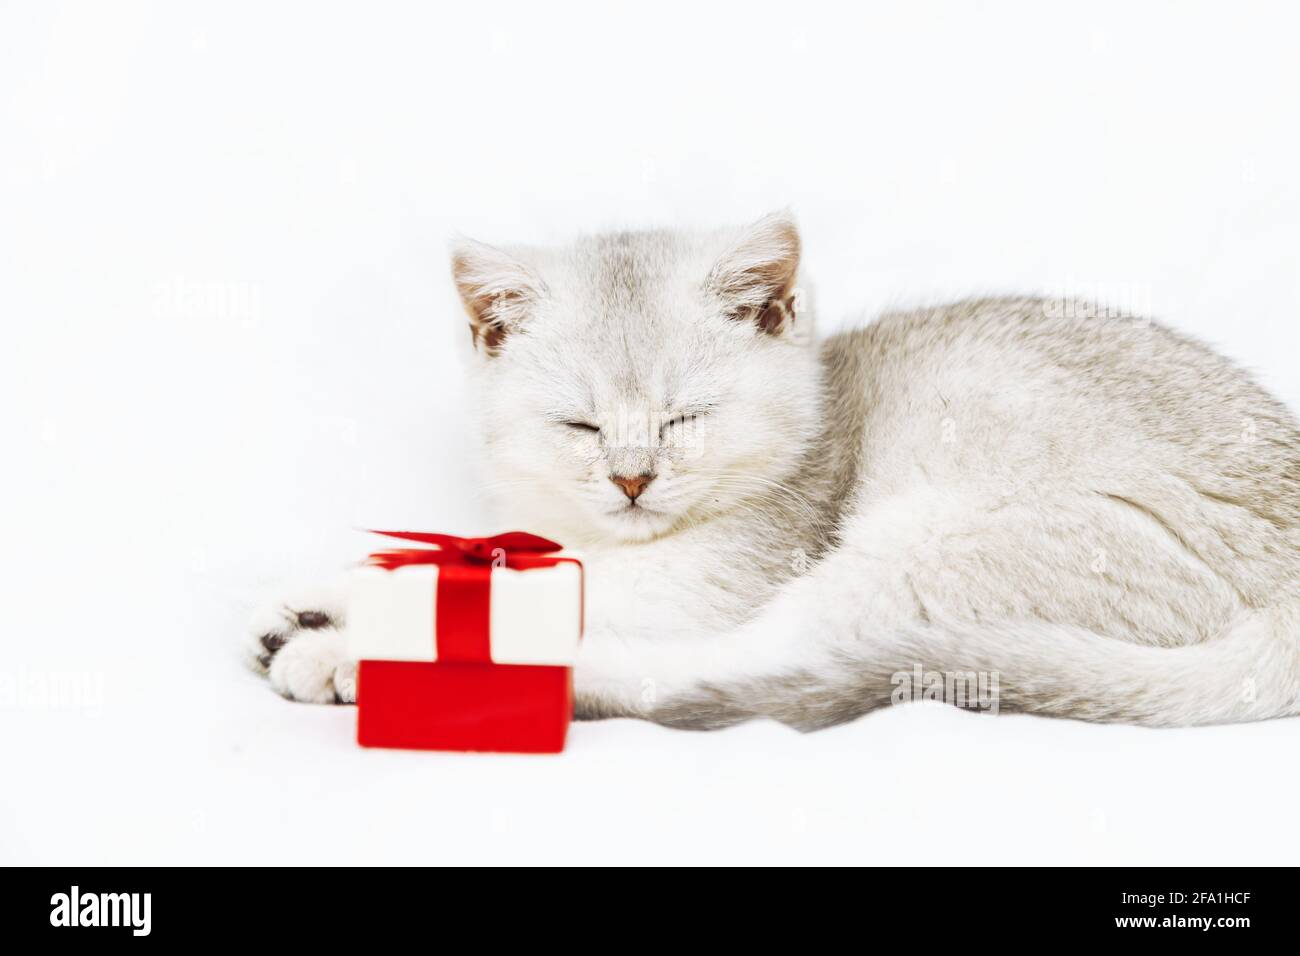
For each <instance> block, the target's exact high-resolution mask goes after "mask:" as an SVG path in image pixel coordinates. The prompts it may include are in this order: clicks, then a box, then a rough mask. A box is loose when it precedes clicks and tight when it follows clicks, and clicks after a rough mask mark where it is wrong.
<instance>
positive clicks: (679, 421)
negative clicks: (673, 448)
mask: <svg viewBox="0 0 1300 956" xmlns="http://www.w3.org/2000/svg"><path fill="white" fill-rule="evenodd" d="M699 417H700V413H699V412H689V413H687V414H685V415H678V416H677V417H676V418H673V419H669V420H668V421H666V422H664V423H663V425H661V426H660V427H659V436H660V437H661V438H662V437H663V436H664V435H665V434H666V433H667V432H668V431H669V430H670V429H672V428H678V427H680V426H682V425H693V424H695V420H696V419H697V418H699Z"/></svg>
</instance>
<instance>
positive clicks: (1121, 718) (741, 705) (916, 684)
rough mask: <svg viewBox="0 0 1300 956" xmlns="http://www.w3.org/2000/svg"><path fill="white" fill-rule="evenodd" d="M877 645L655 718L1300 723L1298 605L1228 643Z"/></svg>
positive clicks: (715, 689) (702, 691)
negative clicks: (1002, 714) (881, 712)
mask: <svg viewBox="0 0 1300 956" xmlns="http://www.w3.org/2000/svg"><path fill="white" fill-rule="evenodd" d="M870 645H871V646H866V645H864V646H863V647H861V648H850V649H848V650H846V649H844V646H843V645H839V646H838V648H837V649H835V650H831V651H828V652H827V654H826V655H825V656H824V657H823V659H821V660H820V661H818V663H816V664H815V665H808V666H804V667H801V668H799V669H798V670H794V671H786V672H783V673H779V674H773V675H769V676H764V677H757V676H755V677H751V678H750V679H748V680H746V681H743V682H741V683H737V684H722V683H714V684H705V685H701V686H697V687H695V688H694V689H693V690H691V691H689V692H687V693H686V694H684V695H682V696H679V697H677V698H676V699H673V700H671V701H667V702H665V704H666V706H664V707H662V708H659V709H658V712H657V713H655V714H653V715H651V716H652V718H653V719H655V720H658V721H660V722H663V723H669V724H673V725H676V726H687V727H697V728H705V727H718V726H724V725H727V724H732V723H736V722H738V721H741V720H746V719H749V718H751V717H770V718H773V719H776V720H780V721H782V722H783V723H787V724H790V725H791V726H794V727H797V728H799V729H801V730H815V729H817V728H820V727H826V726H830V725H832V724H838V723H842V722H844V721H846V720H851V719H853V718H855V717H858V716H860V715H861V714H863V713H866V712H867V711H870V710H874V709H876V708H878V707H881V706H885V705H888V704H891V703H900V702H905V701H908V700H922V699H935V700H943V701H946V702H948V703H954V704H957V705H958V706H962V707H965V708H967V709H975V710H982V711H993V712H998V711H1022V712H1028V713H1038V714H1049V715H1052V716H1056V717H1070V718H1076V719H1080V720H1092V721H1103V722H1122V723H1134V724H1145V725H1148V726H1153V727H1172V726H1188V725H1194V724H1218V723H1235V722H1240V721H1248V720H1262V719H1266V718H1270V717H1281V716H1286V715H1290V714H1300V609H1297V608H1277V609H1273V610H1270V611H1267V612H1252V613H1251V614H1250V615H1249V616H1248V617H1247V618H1244V619H1243V620H1241V621H1240V622H1239V623H1238V624H1237V625H1236V626H1234V627H1233V628H1231V629H1230V630H1229V631H1227V632H1226V633H1224V634H1223V635H1221V636H1220V637H1218V638H1216V639H1214V640H1211V641H1206V642H1204V643H1201V644H1194V645H1188V646H1184V647H1151V646H1144V645H1138V644H1132V643H1128V642H1126V641H1121V640H1117V639H1113V638H1108V637H1104V636H1102V635H1100V634H1097V633H1094V632H1092V631H1088V630H1085V629H1079V628H1071V627H1062V626H1055V625H1051V624H1047V623H1037V622H1032V623H1023V624H1018V625H1016V624H1007V625H1000V626H960V625H959V626H952V625H950V626H943V625H939V624H937V623H935V622H931V623H930V624H928V625H926V626H924V627H918V628H917V629H916V630H915V631H913V632H911V633H908V634H902V635H898V634H896V635H891V639H889V640H887V641H882V642H880V643H876V642H874V641H872V642H870ZM954 693H955V695H956V699H954Z"/></svg>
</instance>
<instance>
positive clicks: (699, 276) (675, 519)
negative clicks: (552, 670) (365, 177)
mask: <svg viewBox="0 0 1300 956" xmlns="http://www.w3.org/2000/svg"><path fill="white" fill-rule="evenodd" d="M797 262H798V238H797V234H796V233H795V232H794V230H793V226H792V225H790V224H789V223H788V221H787V220H785V219H781V218H776V219H769V220H764V221H763V222H761V223H760V224H758V225H757V226H755V227H754V228H753V229H751V230H750V231H749V232H747V233H740V234H734V233H733V234H729V235H717V236H708V237H698V236H683V235H674V234H669V233H638V234H623V235H617V236H608V237H597V238H594V239H590V240H585V241H582V242H580V243H578V244H576V245H575V246H573V247H570V248H568V249H563V250H556V251H519V252H514V253H511V254H510V255H509V256H508V257H507V256H506V255H505V254H502V253H499V252H497V251H496V250H491V249H487V248H486V247H482V246H473V247H469V252H468V253H467V251H466V249H462V250H461V251H460V252H459V253H458V256H457V260H456V277H457V281H458V284H459V285H460V288H461V291H462V294H463V295H464V296H465V300H466V305H467V308H468V309H469V310H470V314H471V325H472V328H473V329H474V331H475V337H476V342H477V347H478V349H479V351H480V353H481V354H482V360H481V362H480V366H479V369H478V373H479V374H478V376H477V379H476V382H475V388H476V392H477V394H476V396H475V399H476V404H477V406H478V408H479V409H480V410H481V412H482V416H483V425H484V428H485V432H486V440H487V442H486V443H487V449H488V454H489V457H490V465H491V468H492V474H491V476H490V477H489V481H491V482H493V484H494V485H495V490H496V491H497V494H498V496H499V497H500V498H502V499H504V500H505V501H507V502H515V503H521V504H524V505H525V507H524V508H522V509H518V510H520V511H524V512H528V511H530V510H531V511H532V512H534V513H537V514H538V515H539V517H538V519H537V520H538V521H542V522H543V523H544V524H546V525H547V526H550V527H555V526H557V525H560V524H567V525H568V526H574V525H575V524H576V525H578V526H580V530H581V533H582V534H583V536H584V537H589V538H597V539H613V540H618V541H643V540H648V539H650V538H654V537H657V536H660V535H663V534H666V533H669V532H671V531H673V530H674V529H676V528H677V527H680V526H681V525H682V524H683V523H687V522H690V521H692V520H698V519H700V518H703V517H706V516H708V515H709V514H711V513H716V512H721V511H726V510H729V509H731V508H734V507H737V506H739V505H741V504H742V503H743V502H744V500H745V499H746V498H748V497H753V496H756V495H757V496H769V497H770V496H772V495H774V494H777V495H779V494H780V493H781V492H780V491H779V490H778V485H779V483H780V482H781V481H782V480H784V479H785V478H787V477H788V474H789V470H790V468H791V465H792V464H793V462H794V460H795V459H796V458H797V456H798V455H799V453H800V452H802V451H803V449H804V447H805V446H806V442H807V440H808V438H809V435H810V432H811V426H812V421H813V419H814V418H815V415H816V383H817V377H816V376H817V373H816V363H815V360H814V358H813V356H812V354H811V349H809V348H808V347H807V340H808V338H810V336H807V335H805V334H804V330H803V329H796V328H795V326H796V325H797V324H798V323H801V322H805V321H806V318H807V317H806V316H804V315H802V314H800V315H799V316H798V318H796V317H795V316H794V315H793V311H794V309H793V306H794V305H795V301H796V300H797V298H798V296H797V293H796V290H795V289H794V275H795V268H796V266H797ZM728 270H730V271H728ZM488 276H492V277H494V278H493V279H491V280H488V279H487V277H488ZM467 290H468V291H467ZM552 513H553V515H554V517H555V518H556V519H557V520H556V521H554V522H551V521H549V520H547V519H548V518H550V517H551V514H552ZM529 530H533V529H529Z"/></svg>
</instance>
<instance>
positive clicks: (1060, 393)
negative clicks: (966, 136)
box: [254, 214, 1300, 729]
mask: <svg viewBox="0 0 1300 956" xmlns="http://www.w3.org/2000/svg"><path fill="white" fill-rule="evenodd" d="M799 254H800V242H799V236H798V232H797V230H796V227H795V224H794V223H793V221H792V220H791V219H790V218H789V217H788V216H787V215H784V214H776V215H773V216H769V217H767V218H765V219H763V220H761V221H760V222H758V223H756V224H755V225H753V226H751V227H749V228H748V229H743V230H725V231H718V232H715V233H708V234H682V233H676V232H642V233H621V234H616V235H605V236H597V237H594V238H588V239H583V240H581V241H579V242H577V243H575V244H574V245H572V246H570V247H567V248H561V249H530V248H520V249H511V250H509V251H505V250H499V249H495V248H492V247H489V246H485V245H481V244H478V243H474V242H465V243H463V244H462V245H460V246H459V247H458V248H457V249H456V251H455V253H454V256H453V260H452V271H453V275H454V278H455V281H456V285H457V288H458V290H459V292H460V295H461V298H462V300H463V302H464V305H465V309H466V311H467V313H468V315H469V320H470V329H471V332H472V335H473V341H474V346H475V349H476V351H477V353H478V359H477V361H476V363H475V370H474V374H473V381H472V383H471V386H472V388H473V389H474V390H475V394H476V402H475V404H476V405H477V407H478V408H479V409H480V410H481V413H482V422H481V431H482V436H483V439H484V447H485V453H486V455H487V460H488V462H489V463H490V465H491V469H492V472H491V473H492V475H493V477H494V479H495V481H494V487H495V488H496V490H497V491H498V492H499V497H500V499H501V500H500V505H501V519H502V520H501V522H500V527H501V528H522V529H527V530H529V531H534V532H538V533H540V534H544V535H547V536H548V537H552V538H555V539H557V540H560V541H563V542H564V543H565V544H566V545H567V546H569V547H572V548H575V549H578V550H581V551H582V552H583V553H584V555H585V556H586V558H587V568H588V577H587V580H588V605H587V613H588V617H587V621H588V628H587V634H586V636H585V639H584V641H583V645H582V651H581V657H580V660H579V663H578V666H577V668H576V671H575V681H576V690H577V706H578V714H579V716H580V717H605V716H636V717H644V718H647V719H650V720H655V721H659V722H661V723H665V724H671V725H676V726H682V727H697V728H708V727H719V726H723V725H727V724H732V723H735V722H737V721H742V720H746V719H748V718H752V717H771V718H775V719H777V720H780V721H783V722H785V723H787V724H791V725H793V726H795V727H799V728H803V729H812V728H817V727H823V726H827V725H830V724H835V723H839V722H841V721H844V720H848V719H851V718H854V717H856V716H858V715H860V714H862V713H864V712H866V711H869V710H871V709H873V708H875V707H878V706H880V705H882V704H886V703H889V702H890V701H891V699H893V700H898V699H900V691H901V690H904V689H905V687H906V686H907V685H908V684H909V683H910V681H911V680H912V675H916V676H918V677H922V675H926V674H928V675H931V676H932V677H933V676H934V675H938V676H939V677H940V678H943V679H946V680H947V683H946V684H942V686H943V687H944V688H946V689H948V690H950V689H951V688H952V686H953V683H952V679H953V676H954V675H957V677H959V678H971V679H973V678H975V677H976V676H977V675H978V676H979V678H980V681H979V683H978V686H979V687H982V688H986V689H987V687H989V686H992V687H994V688H996V693H997V700H996V701H994V702H993V703H994V704H996V705H997V706H1000V707H1002V708H1007V709H1015V710H1021V711H1030V712H1036V713H1043V714H1053V715H1057V716H1062V717H1075V718H1083V719H1088V720H1098V721H1131V722H1135V723H1142V724H1151V725H1182V724H1203V723H1214V722H1224V721H1240V720H1254V719H1260V718H1266V717H1276V716H1280V715H1285V714H1294V713H1297V712H1300V648H1298V647H1297V643H1298V641H1300V591H1298V589H1297V584H1298V583H1300V429H1298V428H1297V424H1296V421H1295V419H1294V418H1293V417H1292V415H1291V414H1290V413H1289V412H1288V411H1287V410H1286V409H1285V408H1284V407H1283V406H1282V405H1280V404H1279V403H1278V402H1277V401H1275V400H1274V399H1272V398H1271V397H1270V396H1269V395H1267V394H1266V393H1264V392H1263V391H1262V390H1261V389H1259V388H1258V387H1257V386H1256V385H1254V384H1253V383H1252V382H1251V380H1250V379H1249V378H1248V377H1247V376H1246V375H1245V374H1244V373H1243V372H1241V371H1240V370H1238V369H1237V368H1235V367H1234V366H1232V365H1231V364H1229V363H1228V362H1227V361H1225V360H1224V359H1222V358H1220V357H1218V356H1217V355H1215V354H1213V353H1212V352H1210V351H1209V350H1207V349H1206V348H1204V347H1203V346H1201V345H1199V344H1197V343H1195V342H1192V341H1189V340H1188V339H1186V338H1183V337H1181V336H1179V335H1177V334H1175V333H1173V332H1170V331H1168V330H1166V329H1163V328H1161V327H1159V326H1157V325H1154V324H1152V323H1150V322H1148V321H1144V320H1140V319H1135V318H1130V317H1125V316H1113V315H1107V314H1103V313H1099V312H1098V310H1095V309H1090V308H1089V307H1087V306H1086V305H1084V304H1080V303H1074V302H1068V301H1066V302H1062V301H1051V300H1041V299H991V300H979V301H966V302H960V303H957V304H955V305H949V306H945V307H941V308H933V309H924V310H920V311H915V312H906V313H897V314H888V315H884V316H882V317H881V318H880V319H878V320H877V321H876V322H875V323H873V324H871V325H869V326H867V327H866V328H862V329H858V330H856V331H852V332H848V333H845V334H842V335H838V336H835V337H832V338H830V339H828V340H826V341H824V342H821V343H818V342H816V341H815V340H814V339H813V336H812V335H811V328H810V321H811V316H810V314H809V313H808V310H807V309H806V308H803V307H801V306H802V302H801V300H802V298H803V296H802V293H801V291H800V288H799V286H798V266H799ZM322 601H324V603H322ZM343 626H346V621H345V619H344V613H343V607H342V602H341V601H340V600H339V599H338V598H337V596H335V597H333V598H311V599H308V600H307V601H306V602H305V603H302V602H299V603H294V602H290V603H289V604H286V605H283V606H281V608H280V609H279V610H278V611H273V612H271V614H270V615H269V616H264V617H263V618H262V619H261V620H260V621H259V622H258V623H257V624H256V626H255V633H254V639H255V645H254V646H255V650H254V656H255V658H256V661H255V666H257V667H258V668H259V669H263V670H269V674H270V679H271V682H272V684H273V685H274V686H275V688H276V689H277V690H279V691H280V693H282V694H284V695H285V696H288V697H291V698H294V699H298V700H307V701H332V700H336V699H338V700H345V701H346V700H350V699H351V698H352V694H353V692H354V690H353V688H354V684H353V682H352V681H353V665H352V663H351V662H349V661H347V660H346V659H345V658H344V657H343V652H342V641H341V638H340V635H339V633H338V628H340V627H343ZM989 676H991V677H992V680H991V681H988V682H986V681H985V680H984V678H985V677H989ZM923 683H926V684H927V686H931V688H932V689H933V688H934V687H938V686H940V684H941V683H942V681H939V682H935V683H932V682H931V681H930V678H929V677H923ZM971 686H976V685H975V684H972V685H971ZM981 695H982V696H981V702H980V706H981V707H982V708H986V705H987V704H988V703H989V701H988V700H987V699H985V697H986V694H985V692H984V691H981ZM903 696H906V694H904V695H903ZM931 696H944V695H943V694H942V693H937V694H934V695H931ZM956 702H957V703H963V701H961V700H958V701H956ZM965 704H966V705H967V706H971V705H972V701H969V700H968V701H965Z"/></svg>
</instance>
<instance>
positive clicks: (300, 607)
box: [244, 586, 344, 674]
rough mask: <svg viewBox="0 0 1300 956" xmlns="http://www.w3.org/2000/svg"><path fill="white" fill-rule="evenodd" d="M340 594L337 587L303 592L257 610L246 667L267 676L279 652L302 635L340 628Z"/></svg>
mask: <svg viewBox="0 0 1300 956" xmlns="http://www.w3.org/2000/svg"><path fill="white" fill-rule="evenodd" d="M342 594H343V592H342V591H341V590H340V589H339V588H338V587H337V586H326V587H317V588H312V589H302V590H300V591H299V592H298V593H296V594H295V595H294V596H293V597H292V598H290V599H289V600H287V601H277V602H274V603H271V604H267V605H266V606H264V607H262V608H261V609H259V610H258V611H257V613H255V614H254V615H253V619H252V621H251V622H250V623H249V639H248V642H247V643H246V644H245V653H244V657H245V660H246V662H247V663H248V666H249V667H251V668H252V669H253V670H254V671H256V672H257V673H259V674H266V673H269V671H270V669H271V665H272V664H273V663H274V662H275V658H276V656H277V655H278V654H279V653H280V651H281V650H283V649H284V648H285V647H286V646H287V645H288V644H289V642H290V641H292V640H293V639H294V638H296V637H298V636H299V635H300V634H302V633H303V632H311V631H319V630H322V629H324V628H331V627H340V626H342V624H343V609H344V608H343V605H344V601H343V596H342Z"/></svg>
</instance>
